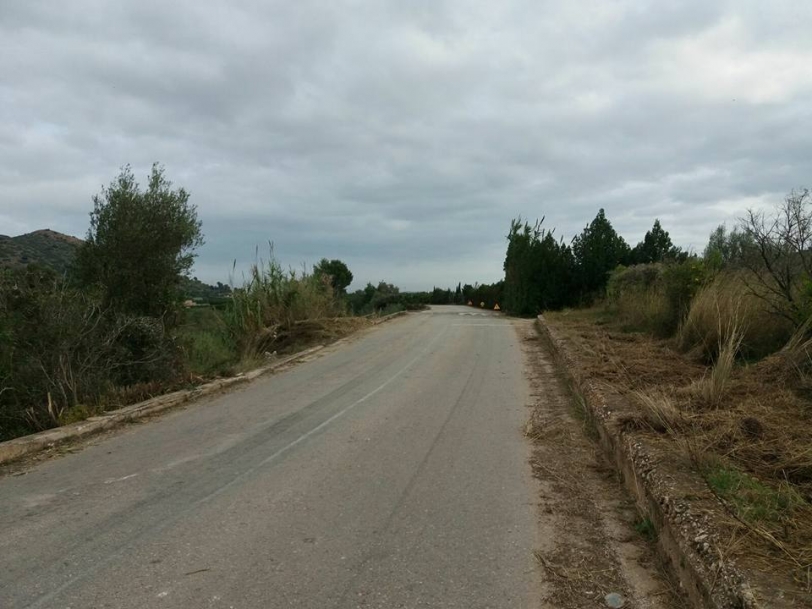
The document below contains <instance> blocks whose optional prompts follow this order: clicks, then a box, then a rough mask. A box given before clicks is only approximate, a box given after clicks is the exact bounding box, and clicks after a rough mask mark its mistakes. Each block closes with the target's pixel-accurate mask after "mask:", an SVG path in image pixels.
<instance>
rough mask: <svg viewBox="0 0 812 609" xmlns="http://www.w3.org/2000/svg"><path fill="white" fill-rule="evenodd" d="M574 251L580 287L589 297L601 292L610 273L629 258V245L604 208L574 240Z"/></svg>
mask: <svg viewBox="0 0 812 609" xmlns="http://www.w3.org/2000/svg"><path fill="white" fill-rule="evenodd" d="M572 252H573V255H574V257H575V262H576V264H577V267H578V287H579V291H580V293H581V296H582V297H583V298H584V299H586V300H588V299H591V298H594V297H595V296H600V295H602V293H603V291H604V290H605V289H606V284H607V282H608V281H609V273H611V272H612V271H613V270H614V269H615V268H617V266H618V265H620V264H622V263H623V262H625V261H626V260H628V258H629V255H630V249H629V246H628V245H627V244H626V242H625V241H624V240H623V237H621V236H620V235H618V234H617V233H616V232H615V229H614V228H613V227H612V223H611V222H609V220H608V219H607V217H606V213H605V212H604V210H603V209H601V210H600V211H599V212H598V215H597V216H595V219H594V220H592V222H591V223H590V224H589V225H588V226H587V227H586V228H584V230H583V232H582V233H581V234H580V235H578V236H577V237H575V239H573V242H572Z"/></svg>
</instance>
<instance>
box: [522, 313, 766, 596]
mask: <svg viewBox="0 0 812 609" xmlns="http://www.w3.org/2000/svg"><path fill="white" fill-rule="evenodd" d="M537 328H538V331H539V334H540V336H541V338H542V340H543V341H544V342H545V343H546V346H547V347H548V349H549V351H550V353H551V354H552V356H553V359H554V361H555V362H556V364H557V365H558V368H559V370H560V371H561V372H562V373H563V376H564V378H565V381H566V383H567V384H568V385H569V387H570V390H571V391H572V392H573V393H574V394H575V396H576V397H577V398H579V399H580V400H581V401H582V402H583V404H584V406H585V408H586V411H587V415H588V416H589V417H590V418H591V419H592V421H593V422H594V424H595V428H596V430H597V432H598V443H599V445H600V447H601V450H602V451H603V453H604V455H605V456H606V457H607V459H608V460H609V462H610V463H613V464H614V465H615V467H616V469H617V471H618V473H619V474H620V476H621V479H622V481H623V485H624V486H625V487H626V489H627V491H628V492H629V493H631V495H632V496H633V497H634V499H635V501H636V503H637V506H638V509H639V510H640V511H641V513H642V514H643V515H645V516H647V517H648V518H649V519H650V520H651V522H653V523H654V526H655V528H656V530H657V533H658V534H657V549H658V552H659V553H660V555H661V556H662V557H663V558H664V559H665V562H666V564H667V565H668V567H669V568H670V569H671V571H672V575H673V576H674V578H675V579H676V581H678V582H679V583H680V586H681V588H682V590H683V591H684V592H685V593H686V594H687V596H688V598H689V599H690V601H691V602H692V603H693V604H694V605H695V606H697V607H703V608H705V609H732V608H736V609H762V607H763V606H762V605H761V604H760V603H759V602H758V601H757V600H756V598H755V595H754V594H753V592H752V586H751V585H750V583H749V582H748V580H747V578H746V577H745V576H744V574H743V573H742V572H741V571H739V570H738V569H736V568H735V567H734V566H733V565H730V564H729V563H727V562H725V561H723V560H722V559H721V558H720V557H721V556H722V554H721V552H720V551H719V549H718V548H717V547H715V541H714V536H713V535H708V528H709V527H708V523H707V522H705V521H704V520H703V519H702V517H701V516H700V515H698V514H694V513H692V511H691V508H690V505H689V504H688V503H687V502H686V501H684V500H682V499H678V498H674V497H669V496H668V493H667V489H668V488H669V486H668V484H667V482H666V480H665V479H664V477H663V475H662V474H661V473H660V472H659V471H658V470H657V469H656V468H655V466H654V459H652V457H651V455H650V454H649V452H648V451H647V449H646V447H645V446H644V445H643V444H642V443H640V442H637V441H634V440H633V439H632V438H630V437H627V436H625V435H624V434H623V433H622V430H621V428H620V426H619V425H617V424H616V421H615V417H614V415H613V413H612V411H611V409H610V408H609V406H608V403H607V399H606V397H605V396H604V394H603V393H602V392H601V391H600V390H599V389H598V387H596V385H595V384H594V383H593V382H592V381H591V380H590V379H589V378H588V377H587V375H586V374H584V373H583V372H582V371H581V370H580V368H579V367H578V365H577V363H576V359H575V358H574V357H573V355H572V353H571V352H570V350H569V348H568V347H567V345H566V344H565V343H564V341H562V340H561V338H560V337H559V336H558V335H557V333H556V332H555V330H554V329H553V328H551V327H550V326H549V325H548V324H547V321H546V320H545V319H544V316H543V315H539V316H538V324H537Z"/></svg>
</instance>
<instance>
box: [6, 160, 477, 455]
mask: <svg viewBox="0 0 812 609" xmlns="http://www.w3.org/2000/svg"><path fill="white" fill-rule="evenodd" d="M203 243H204V238H203V227H202V225H201V222H200V220H199V219H198V215H197V210H196V208H195V206H194V205H193V204H191V203H190V195H189V193H188V192H186V191H185V190H184V189H183V188H176V187H174V186H173V185H172V183H171V182H170V181H169V180H168V179H167V178H166V176H165V173H164V170H163V168H162V167H161V166H159V165H157V164H156V165H155V166H153V168H152V171H151V173H150V175H149V177H148V181H147V184H146V185H145V186H143V187H142V186H141V185H140V184H139V183H138V182H137V181H136V178H135V176H134V174H133V172H132V170H131V169H130V168H129V166H127V167H124V168H123V169H122V171H121V173H120V174H119V175H118V176H117V177H116V178H115V179H114V180H113V182H112V183H111V184H110V185H109V186H107V187H105V188H102V190H101V192H100V193H99V194H97V195H96V196H94V197H93V208H92V211H91V213H90V228H89V230H88V232H87V235H86V238H85V240H84V241H80V240H78V239H74V238H70V237H66V236H64V235H60V234H59V233H54V232H53V231H38V232H36V233H32V234H30V235H24V236H22V237H15V238H8V237H0V250H2V251H0V256H1V257H2V260H0V441H2V440H7V439H11V438H14V437H18V436H21V435H25V434H28V433H33V432H36V431H40V430H43V429H48V428H51V427H55V426H59V425H64V424H67V423H72V422H75V421H79V420H82V419H85V418H87V417H90V416H93V415H95V414H99V413H101V412H104V411H106V410H110V409H114V408H118V407H120V406H123V405H126V404H129V403H133V402H137V401H140V400H143V399H146V398H149V397H153V396H155V395H158V394H161V393H164V392H167V391H171V390H175V389H179V388H183V387H185V386H189V385H191V384H196V383H199V382H203V381H205V380H207V379H210V378H212V377H217V376H225V375H233V374H238V373H240V372H243V371H246V370H249V369H251V368H255V367H257V366H260V365H263V364H264V363H267V362H269V361H272V360H273V359H275V358H277V357H278V356H279V355H282V354H284V353H286V352H291V351H294V350H297V349H301V348H304V347H306V346H309V345H312V344H314V343H316V342H323V341H331V340H334V339H336V338H339V337H341V336H344V335H346V334H348V333H350V332H352V331H354V330H356V329H358V328H360V327H363V326H365V325H368V324H369V323H370V320H369V318H370V317H372V316H377V315H385V314H388V313H392V312H396V311H401V310H406V309H410V310H414V309H419V308H422V307H425V306H426V305H427V304H429V303H437V304H446V303H452V302H460V303H461V302H463V299H464V298H465V297H468V298H472V297H474V296H475V295H476V296H479V297H482V298H484V295H482V294H479V293H478V292H482V289H481V288H480V287H479V286H477V287H476V288H474V287H471V286H466V290H468V292H470V293H466V295H463V288H462V287H461V286H458V287H457V290H456V291H454V290H450V289H447V290H443V289H439V288H437V289H435V290H433V291H432V292H421V293H404V292H401V291H400V290H399V289H398V288H397V286H394V285H392V284H389V283H386V282H383V281H382V282H380V283H379V284H378V286H372V285H371V284H370V285H367V287H366V288H365V289H364V290H359V291H356V292H354V293H347V289H348V287H349V285H350V284H351V283H352V280H353V275H352V272H351V271H350V269H349V268H348V267H347V265H346V264H345V263H344V262H342V261H341V260H336V259H332V260H330V259H327V258H324V259H321V260H320V261H319V262H318V263H317V264H315V265H314V266H313V267H312V269H310V270H308V269H302V270H291V269H288V270H285V269H284V268H282V266H281V265H280V263H279V262H278V261H277V259H276V258H275V257H274V252H273V246H271V247H270V249H269V252H268V255H266V256H264V257H263V256H260V255H259V252H258V255H257V257H256V261H255V263H254V264H253V265H252V266H251V268H250V270H249V271H248V273H247V276H244V277H242V278H241V280H240V281H238V282H234V281H233V280H232V285H225V284H223V283H218V284H217V285H215V286H209V285H206V284H204V283H202V282H201V281H199V280H198V279H197V278H194V277H191V276H190V271H191V269H192V267H193V263H194V259H195V256H196V252H197V250H198V249H199V248H200V247H201V246H202V245H203ZM489 302H490V300H489Z"/></svg>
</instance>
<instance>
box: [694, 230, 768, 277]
mask: <svg viewBox="0 0 812 609" xmlns="http://www.w3.org/2000/svg"><path fill="white" fill-rule="evenodd" d="M754 245H755V243H754V242H753V239H752V237H751V236H750V235H749V234H748V233H747V232H746V231H742V230H739V227H734V228H733V230H730V231H729V230H727V227H726V226H725V225H724V224H720V225H719V226H717V227H716V229H714V231H713V232H712V233H711V234H710V237H709V238H708V245H707V246H706V247H705V251H704V252H702V257H703V258H704V259H705V262H706V263H707V265H708V266H709V267H710V268H711V269H721V268H726V267H738V266H741V264H742V263H743V262H744V259H745V256H748V255H751V253H752V252H753V247H754Z"/></svg>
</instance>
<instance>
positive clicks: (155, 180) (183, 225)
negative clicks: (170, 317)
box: [76, 164, 203, 317]
mask: <svg viewBox="0 0 812 609" xmlns="http://www.w3.org/2000/svg"><path fill="white" fill-rule="evenodd" d="M93 205H94V208H93V211H92V212H91V214H90V229H89V230H88V234H87V240H86V242H85V244H84V245H83V246H82V247H81V248H80V250H79V255H78V257H77V260H76V272H77V276H78V278H79V280H80V281H81V283H82V285H84V286H86V287H94V288H97V289H98V290H99V293H100V296H101V302H102V306H103V308H105V309H107V308H110V309H112V310H114V311H116V312H119V313H125V314H130V315H141V316H149V317H163V316H165V315H166V314H167V313H169V312H172V311H173V310H174V309H175V308H176V306H177V302H178V299H179V282H180V278H181V276H183V275H185V274H187V273H188V271H189V269H190V268H191V267H192V263H193V262H194V250H195V248H197V247H198V246H200V245H202V243H203V237H202V234H201V224H200V221H199V220H198V219H197V210H196V208H195V206H194V205H190V204H189V194H188V193H187V192H186V191H185V190H184V189H182V188H179V189H177V190H172V183H171V182H169V181H168V180H167V179H166V178H165V177H164V170H163V168H162V167H160V166H159V165H157V164H156V165H153V167H152V173H151V175H150V178H149V184H148V186H147V188H146V190H143V191H142V190H141V188H140V186H139V185H138V183H137V182H136V181H135V176H134V175H133V173H132V170H131V169H130V167H129V166H126V167H124V168H123V169H122V170H121V173H120V174H119V176H118V177H117V178H116V179H115V180H114V181H113V182H112V183H111V184H110V186H109V187H107V188H102V191H101V193H100V194H98V195H96V196H94V197H93Z"/></svg>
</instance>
